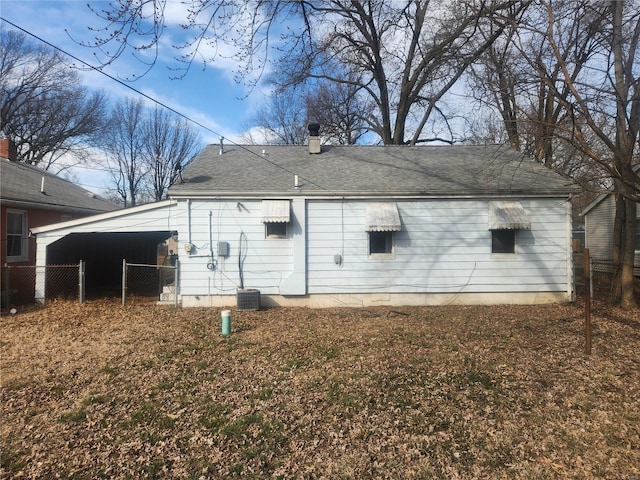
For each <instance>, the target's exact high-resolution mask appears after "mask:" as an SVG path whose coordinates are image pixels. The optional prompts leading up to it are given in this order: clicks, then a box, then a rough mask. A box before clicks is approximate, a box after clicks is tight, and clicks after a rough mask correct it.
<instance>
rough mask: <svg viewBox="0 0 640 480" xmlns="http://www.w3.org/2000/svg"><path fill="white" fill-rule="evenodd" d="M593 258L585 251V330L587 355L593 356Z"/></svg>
mask: <svg viewBox="0 0 640 480" xmlns="http://www.w3.org/2000/svg"><path fill="white" fill-rule="evenodd" d="M590 266H591V258H590V257H589V249H588V248H585V249H584V287H585V288H584V329H585V353H586V354H587V355H591V287H590V285H591V270H590Z"/></svg>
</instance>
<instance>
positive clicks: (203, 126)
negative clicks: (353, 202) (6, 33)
mask: <svg viewBox="0 0 640 480" xmlns="http://www.w3.org/2000/svg"><path fill="white" fill-rule="evenodd" d="M0 20H2V21H3V22H6V23H8V24H9V25H11V26H13V27H14V28H17V29H18V30H20V31H21V32H23V33H26V34H27V35H30V36H31V37H33V38H35V39H36V40H38V41H40V42H42V43H44V44H45V45H48V46H49V47H51V48H53V49H54V50H57V51H58V52H61V53H63V54H64V55H66V56H68V57H70V58H72V59H74V60H76V61H77V62H80V63H81V64H82V65H84V66H85V67H87V68H89V69H91V70H94V71H96V72H98V73H100V74H102V75H104V76H105V77H107V78H109V79H110V80H113V81H114V82H116V83H118V84H119V85H122V86H123V87H126V88H128V89H129V90H131V91H132V92H135V93H137V94H138V95H141V96H142V97H144V98H146V99H147V100H149V101H151V102H153V103H155V104H156V105H159V106H161V107H163V108H166V109H167V110H169V111H170V112H172V113H174V114H175V115H178V116H179V117H181V118H184V119H185V120H187V121H188V122H191V123H193V124H195V125H197V126H198V127H200V128H202V129H204V130H206V131H208V132H210V133H213V134H214V135H216V136H218V137H221V138H222V135H221V134H220V133H218V132H216V131H215V130H212V129H211V128H209V127H207V126H206V125H203V124H202V123H200V122H198V121H196V120H194V119H192V118H190V117H188V116H187V115H185V114H183V113H181V112H179V111H177V110H176V109H174V108H172V107H170V106H168V105H166V104H164V103H162V102H161V101H160V100H156V99H155V98H153V97H151V96H149V95H147V94H146V93H144V92H141V91H140V90H137V89H135V88H133V87H132V86H131V85H129V84H127V83H125V82H123V81H122V80H120V79H119V78H116V77H114V76H113V75H110V74H108V73H107V72H105V71H103V70H102V69H101V68H98V67H95V66H93V65H91V64H90V63H87V62H85V61H84V60H82V59H81V58H78V57H76V56H75V55H73V54H71V53H69V52H67V51H66V50H64V49H62V48H60V47H58V46H56V45H54V44H52V43H51V42H48V41H47V40H45V39H44V38H42V37H39V36H38V35H36V34H35V33H32V32H30V31H28V30H26V29H24V28H22V27H20V26H18V25H16V24H15V23H13V22H11V21H9V20H7V19H6V18H4V17H2V16H0ZM227 140H228V141H229V143H231V144H232V145H234V146H236V147H238V148H241V149H243V150H245V151H247V152H248V153H250V154H252V155H254V156H255V157H257V158H259V159H260V160H262V161H265V162H267V163H269V164H271V165H273V166H274V167H277V168H279V169H281V170H282V171H284V172H287V173H289V174H291V175H295V172H293V171H291V170H289V169H287V168H286V167H283V166H282V165H279V164H277V163H275V162H272V161H271V160H269V159H268V158H266V157H264V156H262V155H260V154H259V153H256V152H254V151H253V150H250V149H249V148H247V147H246V146H244V145H240V144H238V143H236V142H234V141H232V140H229V139H227ZM301 178H302V177H301ZM304 180H305V181H307V182H308V183H310V184H311V185H314V186H316V187H318V188H320V189H321V190H326V188H324V187H322V186H320V185H318V184H316V183H314V182H312V181H311V180H309V179H308V178H304Z"/></svg>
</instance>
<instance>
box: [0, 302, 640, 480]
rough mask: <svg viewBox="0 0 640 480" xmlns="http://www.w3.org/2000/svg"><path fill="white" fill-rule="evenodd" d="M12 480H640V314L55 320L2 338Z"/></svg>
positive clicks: (120, 315)
mask: <svg viewBox="0 0 640 480" xmlns="http://www.w3.org/2000/svg"><path fill="white" fill-rule="evenodd" d="M0 325H1V336H0V341H1V348H2V355H1V357H0V367H1V382H2V384H1V398H0V401H1V415H2V416H1V426H0V442H1V448H2V452H1V455H2V457H1V464H0V473H1V474H2V476H3V477H4V478H74V479H97V478H109V479H127V478H130V479H138V478H184V479H200V478H204V479H208V478H287V479H290V478H299V479H315V478H317V479H319V478H327V479H334V478H335V479H348V478H353V479H374V478H375V479H379V478H380V479H382V478H393V479H413V478H423V479H431V478H442V479H455V478H464V479H476V478H489V479H493V478H496V479H497V478H504V479H544V478H562V479H564V478H576V479H588V478H606V479H623V480H640V313H639V312H632V313H629V312H623V311H618V310H616V309H613V308H611V307H606V306H604V305H600V306H598V307H596V310H595V311H594V314H593V353H592V355H590V356H587V355H585V353H584V319H583V311H582V306H581V305H579V304H576V305H564V306H562V305H546V306H498V307H481V306H478V307H460V306H444V307H416V308H413V307H411V308H405V307H403V308H400V307H396V308H362V309H348V308H344V309H326V310H325V309H323V310H311V309H301V308H295V309H294V308H282V309H269V310H262V311H258V312H236V311H235V310H234V311H233V320H232V334H231V335H230V336H222V335H221V334H220V310H218V309H184V310H178V311H174V310H172V309H171V308H170V307H162V306H156V305H155V304H153V303H145V302H143V301H140V300H139V301H138V302H137V303H133V304H132V305H127V306H125V307H122V306H121V305H120V304H119V303H118V302H116V301H92V302H89V303H87V304H85V305H79V304H76V303H71V302H52V303H50V304H49V305H47V306H46V307H44V308H41V309H33V310H31V311H20V312H18V314H16V315H14V316H11V315H9V316H4V317H3V318H2V320H1V323H0Z"/></svg>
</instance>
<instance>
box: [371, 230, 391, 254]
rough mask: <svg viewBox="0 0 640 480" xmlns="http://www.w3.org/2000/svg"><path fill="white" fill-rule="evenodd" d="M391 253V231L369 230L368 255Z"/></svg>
mask: <svg viewBox="0 0 640 480" xmlns="http://www.w3.org/2000/svg"><path fill="white" fill-rule="evenodd" d="M391 253H393V232H369V255H380V254H391Z"/></svg>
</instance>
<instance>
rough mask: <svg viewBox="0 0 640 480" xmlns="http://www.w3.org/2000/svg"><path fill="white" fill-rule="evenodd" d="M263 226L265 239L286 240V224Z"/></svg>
mask: <svg viewBox="0 0 640 480" xmlns="http://www.w3.org/2000/svg"><path fill="white" fill-rule="evenodd" d="M264 225H265V232H266V237H267V238H287V225H288V224H287V223H284V222H268V223H265V224H264Z"/></svg>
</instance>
